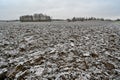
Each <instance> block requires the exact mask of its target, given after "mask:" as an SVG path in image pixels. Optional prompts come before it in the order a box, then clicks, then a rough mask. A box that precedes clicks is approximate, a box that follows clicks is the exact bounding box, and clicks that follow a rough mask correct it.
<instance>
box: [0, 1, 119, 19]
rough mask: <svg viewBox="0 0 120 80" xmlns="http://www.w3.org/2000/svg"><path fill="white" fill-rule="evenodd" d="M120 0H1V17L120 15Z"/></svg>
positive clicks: (112, 16) (107, 16)
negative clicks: (38, 14) (43, 14)
mask: <svg viewBox="0 0 120 80" xmlns="http://www.w3.org/2000/svg"><path fill="white" fill-rule="evenodd" d="M119 3H120V0H1V1H0V19H18V18H19V16H21V15H24V14H34V13H45V14H48V15H50V16H52V17H53V18H71V17H73V16H88V17H89V16H95V17H105V18H116V17H120V14H119V13H120V10H119V8H120V6H119Z"/></svg>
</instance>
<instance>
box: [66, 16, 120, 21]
mask: <svg viewBox="0 0 120 80" xmlns="http://www.w3.org/2000/svg"><path fill="white" fill-rule="evenodd" d="M90 20H98V21H113V20H111V19H104V18H95V17H89V18H85V17H73V18H72V19H67V21H68V22H74V21H90ZM115 21H120V19H116V20H115Z"/></svg>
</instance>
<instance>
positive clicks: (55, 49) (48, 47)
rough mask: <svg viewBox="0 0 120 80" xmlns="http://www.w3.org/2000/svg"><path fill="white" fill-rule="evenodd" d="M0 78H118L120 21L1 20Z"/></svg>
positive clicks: (34, 79) (89, 79) (94, 79)
mask: <svg viewBox="0 0 120 80" xmlns="http://www.w3.org/2000/svg"><path fill="white" fill-rule="evenodd" d="M0 80H120V22H112V21H84V22H65V21H64V22H62V21H61V22H60V21H59V22H23V23H21V22H0Z"/></svg>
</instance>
